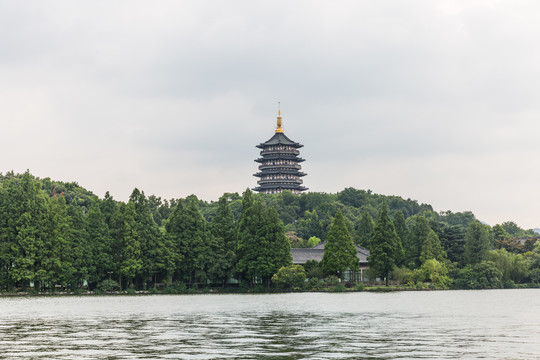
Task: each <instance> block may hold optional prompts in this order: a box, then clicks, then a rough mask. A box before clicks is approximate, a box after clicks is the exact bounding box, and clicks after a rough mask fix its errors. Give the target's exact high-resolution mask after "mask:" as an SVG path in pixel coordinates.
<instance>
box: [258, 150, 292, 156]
mask: <svg viewBox="0 0 540 360" xmlns="http://www.w3.org/2000/svg"><path fill="white" fill-rule="evenodd" d="M269 154H284V155H290V154H294V155H300V151H298V150H296V149H292V150H274V149H265V150H263V151H261V155H269Z"/></svg>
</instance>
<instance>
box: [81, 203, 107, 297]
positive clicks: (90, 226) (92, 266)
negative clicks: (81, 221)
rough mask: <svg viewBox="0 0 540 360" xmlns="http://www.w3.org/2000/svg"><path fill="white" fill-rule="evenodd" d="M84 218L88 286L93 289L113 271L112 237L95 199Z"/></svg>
mask: <svg viewBox="0 0 540 360" xmlns="http://www.w3.org/2000/svg"><path fill="white" fill-rule="evenodd" d="M86 220H87V221H86V235H87V237H88V244H89V252H90V253H89V255H90V262H89V264H88V282H89V285H90V288H92V289H93V288H95V287H96V286H97V284H98V283H99V282H100V281H101V280H104V279H106V278H110V277H111V276H112V273H113V271H114V265H113V250H112V242H113V239H112V236H111V231H110V230H109V226H108V225H107V223H106V221H105V216H104V215H103V213H102V212H101V208H100V205H99V202H97V201H95V202H94V203H93V204H92V205H91V206H90V209H89V210H88V215H87V219H86Z"/></svg>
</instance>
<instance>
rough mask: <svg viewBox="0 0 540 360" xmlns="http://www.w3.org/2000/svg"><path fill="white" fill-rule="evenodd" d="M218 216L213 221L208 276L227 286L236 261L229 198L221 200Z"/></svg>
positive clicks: (234, 230)
mask: <svg viewBox="0 0 540 360" xmlns="http://www.w3.org/2000/svg"><path fill="white" fill-rule="evenodd" d="M218 203H219V205H218V209H217V214H216V216H215V217H214V218H213V219H212V223H211V232H212V235H213V236H212V243H211V244H210V258H211V261H210V264H209V268H208V276H209V278H210V279H211V280H212V281H219V282H221V283H222V284H223V286H225V284H226V282H227V280H228V279H229V278H230V277H231V276H232V272H233V269H234V265H235V263H234V260H235V252H234V250H235V247H236V229H235V223H234V217H233V214H232V211H231V208H230V206H229V197H228V196H227V195H223V196H221V197H220V198H219V202H218Z"/></svg>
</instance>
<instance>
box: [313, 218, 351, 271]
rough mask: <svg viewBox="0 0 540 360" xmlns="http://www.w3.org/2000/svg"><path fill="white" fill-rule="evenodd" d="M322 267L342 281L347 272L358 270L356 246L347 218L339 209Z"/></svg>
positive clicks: (327, 241) (328, 239) (325, 246)
mask: <svg viewBox="0 0 540 360" xmlns="http://www.w3.org/2000/svg"><path fill="white" fill-rule="evenodd" d="M321 266H322V269H323V271H324V272H325V273H326V274H328V275H337V276H338V277H340V278H341V279H343V273H344V272H345V271H347V270H351V271H356V270H357V269H358V257H357V256H356V246H354V243H353V240H352V237H351V235H350V233H349V229H348V227H347V224H346V222H345V218H344V217H343V214H342V213H341V210H339V209H338V211H337V212H336V216H335V217H334V221H333V222H332V225H331V226H330V231H329V232H328V237H327V239H326V243H325V245H324V254H323V258H322V261H321Z"/></svg>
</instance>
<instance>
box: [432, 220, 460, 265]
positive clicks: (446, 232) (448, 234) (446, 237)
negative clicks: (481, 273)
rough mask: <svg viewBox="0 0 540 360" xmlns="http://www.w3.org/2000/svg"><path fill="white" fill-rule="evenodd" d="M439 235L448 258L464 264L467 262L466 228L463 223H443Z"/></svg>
mask: <svg viewBox="0 0 540 360" xmlns="http://www.w3.org/2000/svg"><path fill="white" fill-rule="evenodd" d="M438 235H439V239H440V241H441V245H442V246H443V249H444V250H445V251H446V254H447V256H448V259H449V260H450V261H452V262H456V263H458V264H460V265H461V266H463V265H464V262H465V257H464V254H465V228H464V227H463V226H461V225H448V224H443V226H442V228H441V231H440V233H439V234H438Z"/></svg>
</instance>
